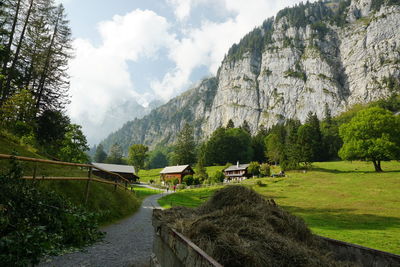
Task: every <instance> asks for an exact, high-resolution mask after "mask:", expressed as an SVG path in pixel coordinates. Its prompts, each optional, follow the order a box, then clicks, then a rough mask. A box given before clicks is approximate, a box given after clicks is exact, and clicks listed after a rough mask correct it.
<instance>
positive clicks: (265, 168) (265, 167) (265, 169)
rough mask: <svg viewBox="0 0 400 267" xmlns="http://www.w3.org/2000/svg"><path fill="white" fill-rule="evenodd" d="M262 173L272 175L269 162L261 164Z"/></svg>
mask: <svg viewBox="0 0 400 267" xmlns="http://www.w3.org/2000/svg"><path fill="white" fill-rule="evenodd" d="M260 174H261V175H262V176H263V177H269V176H271V167H270V166H269V164H268V163H263V164H261V165H260Z"/></svg>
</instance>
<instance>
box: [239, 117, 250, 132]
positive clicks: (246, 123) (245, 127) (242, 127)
mask: <svg viewBox="0 0 400 267" xmlns="http://www.w3.org/2000/svg"><path fill="white" fill-rule="evenodd" d="M240 129H242V130H243V131H245V132H247V133H248V134H251V130H250V125H249V123H248V122H247V121H246V120H244V121H243V124H242V126H240Z"/></svg>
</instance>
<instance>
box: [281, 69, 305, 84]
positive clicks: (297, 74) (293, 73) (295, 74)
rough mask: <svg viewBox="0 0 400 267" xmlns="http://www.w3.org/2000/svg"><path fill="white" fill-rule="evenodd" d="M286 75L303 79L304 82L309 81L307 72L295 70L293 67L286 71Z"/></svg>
mask: <svg viewBox="0 0 400 267" xmlns="http://www.w3.org/2000/svg"><path fill="white" fill-rule="evenodd" d="M284 74H285V77H293V78H297V79H301V80H303V81H304V82H306V81H307V74H306V73H305V72H303V71H294V70H292V69H288V70H287V71H285V73H284Z"/></svg>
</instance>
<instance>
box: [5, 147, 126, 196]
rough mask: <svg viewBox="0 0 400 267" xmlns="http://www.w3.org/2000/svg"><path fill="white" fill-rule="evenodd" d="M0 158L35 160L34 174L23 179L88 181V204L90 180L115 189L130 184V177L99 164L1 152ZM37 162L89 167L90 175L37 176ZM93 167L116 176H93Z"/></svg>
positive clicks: (86, 191)
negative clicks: (100, 166)
mask: <svg viewBox="0 0 400 267" xmlns="http://www.w3.org/2000/svg"><path fill="white" fill-rule="evenodd" d="M0 159H8V160H19V161H27V162H35V163H36V164H35V166H34V169H33V175H32V176H23V177H22V179H25V180H47V181H52V180H53V181H62V180H68V181H87V183H86V189H85V204H87V201H88V198H89V188H90V182H92V181H93V182H97V183H103V184H110V185H114V188H115V190H116V189H117V187H121V188H122V189H125V190H128V184H129V183H130V182H129V180H128V179H126V178H124V177H122V176H121V175H119V174H117V173H113V172H110V171H107V170H104V169H102V168H99V167H97V166H94V165H92V164H82V163H71V162H63V161H55V160H47V159H37V158H29V157H21V156H14V155H7V154H0ZM37 163H44V164H53V165H60V166H72V167H81V168H87V169H88V176H87V177H49V176H41V177H40V176H37V174H36V169H37ZM93 169H96V170H99V171H102V172H105V173H107V174H109V175H111V176H113V177H115V178H114V180H113V181H110V180H106V179H102V178H97V177H92V170H93ZM131 191H132V192H134V190H133V188H132V187H131Z"/></svg>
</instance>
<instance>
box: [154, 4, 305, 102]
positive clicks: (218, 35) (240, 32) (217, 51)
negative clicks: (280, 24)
mask: <svg viewBox="0 0 400 267" xmlns="http://www.w3.org/2000/svg"><path fill="white" fill-rule="evenodd" d="M298 2H300V1H299V0H252V1H248V0H168V3H169V5H170V6H171V7H172V8H173V9H174V14H175V16H176V19H177V20H178V22H180V23H181V24H180V27H181V31H182V32H183V33H184V37H183V38H182V39H181V40H176V41H175V42H174V43H173V46H171V48H170V53H169V58H170V59H171V60H172V61H173V62H175V64H176V68H175V69H174V70H173V71H171V72H168V73H166V74H165V76H164V78H163V79H162V81H158V80H156V81H153V82H152V84H151V86H152V88H153V90H154V91H155V92H157V93H159V94H161V95H162V97H163V98H164V99H168V98H170V97H172V96H174V95H176V94H177V93H179V92H181V91H182V90H184V89H186V88H185V87H187V86H188V84H189V83H190V81H189V77H190V75H191V73H192V72H193V71H194V70H195V69H196V68H198V67H200V66H206V67H208V69H209V71H210V73H212V74H215V73H216V72H217V70H218V67H219V66H220V63H221V61H222V59H223V57H224V55H225V54H226V53H227V52H228V50H229V48H230V47H231V46H232V44H234V43H237V42H239V41H240V39H241V38H242V37H243V36H244V35H245V34H246V33H248V32H250V31H251V30H252V29H253V28H254V27H257V26H260V25H261V24H262V22H263V21H264V20H265V19H267V18H269V17H272V16H274V15H275V14H276V13H277V12H278V11H279V10H280V9H282V8H284V7H287V6H291V5H293V4H295V3H298ZM201 5H202V6H203V7H206V8H208V9H212V8H214V7H218V8H224V9H226V11H227V13H232V14H233V15H232V16H230V17H227V18H226V20H225V21H223V22H218V23H217V22H212V21H210V20H207V19H204V20H203V21H202V23H201V26H200V27H199V28H191V27H187V26H186V25H187V24H186V20H187V19H188V18H189V17H190V15H191V12H195V8H196V7H198V6H201Z"/></svg>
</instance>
